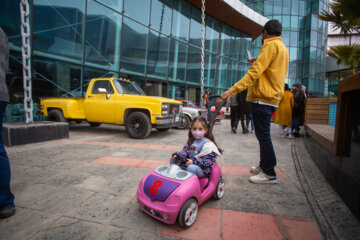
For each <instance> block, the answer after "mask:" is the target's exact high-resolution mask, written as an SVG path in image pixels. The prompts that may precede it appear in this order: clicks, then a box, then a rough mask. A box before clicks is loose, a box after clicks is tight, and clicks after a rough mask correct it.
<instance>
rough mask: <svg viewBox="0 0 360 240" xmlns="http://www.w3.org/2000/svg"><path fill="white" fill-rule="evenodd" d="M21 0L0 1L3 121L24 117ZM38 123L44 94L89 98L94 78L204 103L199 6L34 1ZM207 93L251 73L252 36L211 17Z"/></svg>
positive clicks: (170, 1)
mask: <svg viewBox="0 0 360 240" xmlns="http://www.w3.org/2000/svg"><path fill="white" fill-rule="evenodd" d="M19 2H20V1H19V0H2V1H1V2H0V26H1V28H2V29H3V30H4V31H5V33H6V34H7V36H8V39H9V48H10V59H9V72H8V75H7V79H6V80H7V85H8V89H9V94H10V105H9V107H8V112H7V114H6V116H7V118H6V119H5V121H22V120H23V113H22V112H21V111H22V107H21V105H22V102H23V84H22V81H23V78H22V60H21V44H22V41H21V34H20V7H19ZM29 2H30V22H31V32H32V35H31V44H32V78H33V83H32V84H33V85H32V89H33V99H34V103H35V105H34V107H35V109H34V116H35V120H41V117H40V116H39V115H37V113H38V112H37V111H38V108H37V106H38V103H39V99H40V98H41V97H81V96H84V92H85V91H86V88H87V84H88V83H89V80H90V79H91V78H94V77H111V76H115V77H123V78H127V79H130V80H132V81H135V82H137V83H138V84H139V85H140V86H141V87H142V88H143V89H144V91H145V92H146V93H147V94H148V95H155V96H165V97H169V98H173V99H191V100H194V101H196V102H198V103H199V101H200V85H201V83H200V81H201V80H200V69H201V64H200V63H201V11H200V9H198V8H196V7H194V6H192V5H191V4H189V3H188V2H187V1H185V0H117V1H112V0H76V1H73V0H72V1H71V0H51V1H50V0H30V1H29ZM205 37H206V40H205V72H204V78H205V79H204V90H210V91H212V92H213V93H220V92H223V91H224V90H226V89H228V88H230V87H231V86H232V84H233V83H235V82H237V81H238V80H239V79H240V78H241V77H242V76H243V75H244V74H245V73H246V71H247V69H248V67H249V66H248V64H247V63H246V50H249V49H250V46H251V37H250V36H249V35H247V34H245V33H243V32H240V31H239V30H237V29H235V28H232V27H230V26H229V25H226V24H224V23H222V22H221V21H219V20H217V19H214V18H212V17H210V16H206V34H205Z"/></svg>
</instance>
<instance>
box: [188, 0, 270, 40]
mask: <svg viewBox="0 0 360 240" xmlns="http://www.w3.org/2000/svg"><path fill="white" fill-rule="evenodd" d="M187 1H188V2H190V3H191V4H192V5H194V6H196V7H197V8H200V9H201V0H187ZM205 13H206V14H207V15H210V16H212V17H214V18H216V19H218V20H220V21H222V22H224V23H226V24H228V25H230V26H231V27H233V28H236V29H238V30H240V31H241V32H244V33H246V34H249V35H250V36H251V37H252V40H254V39H256V38H257V37H258V36H259V35H260V34H261V32H262V28H263V26H264V25H265V23H266V22H267V21H268V19H267V18H266V17H264V16H262V15H261V14H259V13H257V12H255V11H254V10H252V9H251V8H249V7H248V6H246V5H245V4H244V3H242V2H241V1H240V0H205Z"/></svg>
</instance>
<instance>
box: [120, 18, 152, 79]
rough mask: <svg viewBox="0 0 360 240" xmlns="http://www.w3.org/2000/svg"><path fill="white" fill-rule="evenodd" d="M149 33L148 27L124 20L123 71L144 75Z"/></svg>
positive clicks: (122, 38) (122, 42)
mask: <svg viewBox="0 0 360 240" xmlns="http://www.w3.org/2000/svg"><path fill="white" fill-rule="evenodd" d="M147 33H148V29H147V28H146V27H144V26H142V25H140V24H138V23H136V22H134V21H132V20H130V19H128V18H124V22H123V31H122V35H121V70H123V71H126V72H135V73H142V74H144V72H145V61H146V59H145V56H146V43H147V36H148V34H147Z"/></svg>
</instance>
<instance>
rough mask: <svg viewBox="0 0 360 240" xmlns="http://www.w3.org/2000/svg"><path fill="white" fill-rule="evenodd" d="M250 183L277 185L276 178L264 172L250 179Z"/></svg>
mask: <svg viewBox="0 0 360 240" xmlns="http://www.w3.org/2000/svg"><path fill="white" fill-rule="evenodd" d="M249 181H250V182H252V183H277V180H276V176H269V175H266V174H265V173H263V172H261V173H259V174H258V175H255V176H252V177H249Z"/></svg>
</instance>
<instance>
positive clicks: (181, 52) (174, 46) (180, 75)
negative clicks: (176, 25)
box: [169, 39, 187, 81]
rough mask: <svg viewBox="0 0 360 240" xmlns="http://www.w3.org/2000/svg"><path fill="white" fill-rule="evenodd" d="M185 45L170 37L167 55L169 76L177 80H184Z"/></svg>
mask: <svg viewBox="0 0 360 240" xmlns="http://www.w3.org/2000/svg"><path fill="white" fill-rule="evenodd" d="M186 55H187V46H186V45H185V44H183V43H181V42H179V41H176V40H173V39H171V41H170V56H169V68H170V69H169V78H170V79H173V80H178V81H184V80H185V66H186Z"/></svg>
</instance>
